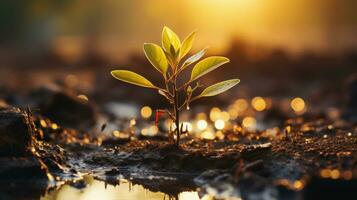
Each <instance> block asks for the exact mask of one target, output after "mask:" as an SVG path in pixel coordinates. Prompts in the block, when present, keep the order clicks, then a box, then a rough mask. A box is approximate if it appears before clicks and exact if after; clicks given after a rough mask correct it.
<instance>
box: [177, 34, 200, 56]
mask: <svg viewBox="0 0 357 200" xmlns="http://www.w3.org/2000/svg"><path fill="white" fill-rule="evenodd" d="M195 36H196V31H194V32H192V33H191V34H190V35H189V36H187V37H186V38H185V40H184V41H183V42H182V46H181V49H180V58H183V57H184V56H185V55H186V54H187V53H188V52H189V51H190V50H191V47H192V44H193V41H194V40H195Z"/></svg>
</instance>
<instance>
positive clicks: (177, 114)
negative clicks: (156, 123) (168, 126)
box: [174, 84, 180, 146]
mask: <svg viewBox="0 0 357 200" xmlns="http://www.w3.org/2000/svg"><path fill="white" fill-rule="evenodd" d="M174 86H175V93H174V96H175V98H174V109H175V124H176V145H177V146H179V145H180V110H179V108H178V99H179V98H178V92H177V90H176V84H175V85H174Z"/></svg>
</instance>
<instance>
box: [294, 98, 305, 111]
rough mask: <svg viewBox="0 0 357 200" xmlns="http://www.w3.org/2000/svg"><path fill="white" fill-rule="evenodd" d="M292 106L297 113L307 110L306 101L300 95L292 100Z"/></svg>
mask: <svg viewBox="0 0 357 200" xmlns="http://www.w3.org/2000/svg"><path fill="white" fill-rule="evenodd" d="M290 106H291V108H292V109H293V110H294V111H295V112H296V113H302V112H303V111H304V110H305V101H304V100H303V99H302V98H300V97H296V98H294V99H293V100H291V102H290Z"/></svg>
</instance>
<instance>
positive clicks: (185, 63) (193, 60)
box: [182, 48, 207, 70]
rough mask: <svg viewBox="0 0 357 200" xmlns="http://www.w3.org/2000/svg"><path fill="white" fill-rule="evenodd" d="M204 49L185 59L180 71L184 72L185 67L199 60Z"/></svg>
mask: <svg viewBox="0 0 357 200" xmlns="http://www.w3.org/2000/svg"><path fill="white" fill-rule="evenodd" d="M206 49H207V48H205V49H202V50H201V51H200V52H198V53H196V54H195V55H192V56H191V57H189V58H187V60H185V62H184V63H183V64H182V68H183V69H182V70H184V69H185V68H186V67H187V66H189V65H191V64H192V63H194V62H196V61H198V60H199V59H201V58H202V57H203V56H204V55H205V53H206Z"/></svg>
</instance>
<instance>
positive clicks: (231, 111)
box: [228, 107, 239, 120]
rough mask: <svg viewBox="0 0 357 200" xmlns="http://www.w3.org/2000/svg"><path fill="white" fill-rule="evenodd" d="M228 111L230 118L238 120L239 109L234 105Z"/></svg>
mask: <svg viewBox="0 0 357 200" xmlns="http://www.w3.org/2000/svg"><path fill="white" fill-rule="evenodd" d="M228 113H229V119H230V120H236V119H237V117H238V115H239V114H238V111H237V109H235V108H234V107H230V108H228Z"/></svg>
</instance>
